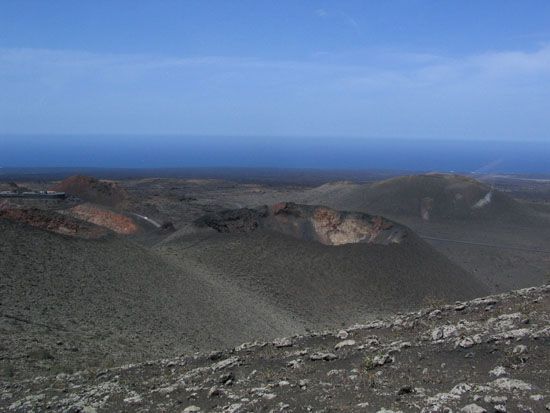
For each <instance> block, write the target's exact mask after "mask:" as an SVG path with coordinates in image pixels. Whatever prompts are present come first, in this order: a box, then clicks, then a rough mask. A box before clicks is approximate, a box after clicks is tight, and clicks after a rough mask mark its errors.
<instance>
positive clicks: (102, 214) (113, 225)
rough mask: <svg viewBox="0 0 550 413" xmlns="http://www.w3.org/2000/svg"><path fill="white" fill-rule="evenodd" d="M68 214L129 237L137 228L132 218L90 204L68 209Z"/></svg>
mask: <svg viewBox="0 0 550 413" xmlns="http://www.w3.org/2000/svg"><path fill="white" fill-rule="evenodd" d="M69 214H71V215H72V216H74V217H76V218H78V219H81V220H83V221H87V222H91V223H92V224H95V225H100V226H102V227H105V228H109V229H110V230H111V231H114V232H116V233H117V234H123V235H131V234H135V233H136V232H138V230H139V227H138V226H137V225H136V223H135V222H134V220H133V219H132V218H129V217H127V216H125V215H122V214H118V213H116V212H113V211H109V210H108V209H105V208H100V207H98V206H96V205H91V204H80V205H77V206H75V207H73V208H71V209H69Z"/></svg>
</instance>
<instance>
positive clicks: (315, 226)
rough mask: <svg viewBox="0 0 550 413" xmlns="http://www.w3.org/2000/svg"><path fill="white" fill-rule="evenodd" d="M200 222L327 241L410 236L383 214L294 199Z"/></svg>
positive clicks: (219, 227) (374, 241) (381, 241)
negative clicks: (342, 208)
mask: <svg viewBox="0 0 550 413" xmlns="http://www.w3.org/2000/svg"><path fill="white" fill-rule="evenodd" d="M196 224H197V225H198V226H200V227H209V228H212V229H214V230H216V231H218V232H223V233H239V232H240V233H242V232H251V231H255V230H257V229H265V230H271V231H275V232H279V233H282V234H285V235H289V236H292V237H294V238H297V239H301V240H306V241H315V242H319V243H321V244H324V245H344V244H357V243H367V244H382V245H388V244H394V243H400V242H401V241H402V240H403V239H404V238H405V237H406V236H407V229H406V228H405V227H404V226H401V225H399V224H396V223H394V222H392V221H390V220H387V219H385V218H383V217H381V216H373V215H369V214H365V213H360V212H346V211H338V210H335V209H332V208H328V207H324V206H311V205H300V204H295V203H293V202H280V203H277V204H274V205H271V206H267V205H264V206H261V207H257V208H252V209H251V208H241V209H234V210H225V211H222V212H219V213H216V214H210V215H206V216H204V217H202V218H200V219H198V220H197V221H196Z"/></svg>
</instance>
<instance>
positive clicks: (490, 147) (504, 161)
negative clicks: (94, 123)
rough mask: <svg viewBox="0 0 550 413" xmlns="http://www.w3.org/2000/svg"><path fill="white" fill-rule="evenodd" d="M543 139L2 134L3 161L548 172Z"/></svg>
mask: <svg viewBox="0 0 550 413" xmlns="http://www.w3.org/2000/svg"><path fill="white" fill-rule="evenodd" d="M549 159H550V145H549V144H548V143H547V142H544V141H527V142H512V141H498V140H485V141H483V140H482V141H480V140H476V141H474V140H448V139H442V140H434V139H414V140H413V139H398V138H392V139H382V138H370V139H367V138H365V139H359V138H319V137H317V138H307V137H235V136H231V137H229V136H228V137H223V136H216V137H213V136H206V137H205V136H202V137H200V136H177V135H157V136H155V135H78V139H75V136H73V135H0V167H31V166H35V167H36V166H40V167H104V168H140V167H142V168H174V167H220V166H226V167H278V168H319V169H393V170H408V171H432V170H434V171H435V170H437V171H446V172H450V171H456V172H479V173H550V162H549Z"/></svg>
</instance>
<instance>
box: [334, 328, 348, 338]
mask: <svg viewBox="0 0 550 413" xmlns="http://www.w3.org/2000/svg"><path fill="white" fill-rule="evenodd" d="M348 336H349V333H348V332H347V331H346V330H340V331H338V333H337V334H336V338H339V339H340V340H345V339H346V338H348Z"/></svg>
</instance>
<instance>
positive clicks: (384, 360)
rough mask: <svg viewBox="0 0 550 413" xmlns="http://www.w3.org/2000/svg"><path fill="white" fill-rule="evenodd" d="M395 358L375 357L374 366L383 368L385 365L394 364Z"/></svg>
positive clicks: (383, 355)
mask: <svg viewBox="0 0 550 413" xmlns="http://www.w3.org/2000/svg"><path fill="white" fill-rule="evenodd" d="M394 361H395V358H394V357H393V356H390V355H389V354H382V355H380V356H375V357H374V359H373V360H372V364H373V365H374V366H383V365H384V364H388V363H393V362H394Z"/></svg>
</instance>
